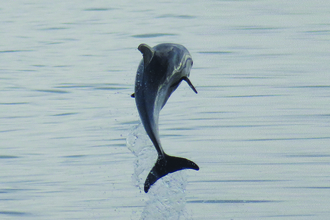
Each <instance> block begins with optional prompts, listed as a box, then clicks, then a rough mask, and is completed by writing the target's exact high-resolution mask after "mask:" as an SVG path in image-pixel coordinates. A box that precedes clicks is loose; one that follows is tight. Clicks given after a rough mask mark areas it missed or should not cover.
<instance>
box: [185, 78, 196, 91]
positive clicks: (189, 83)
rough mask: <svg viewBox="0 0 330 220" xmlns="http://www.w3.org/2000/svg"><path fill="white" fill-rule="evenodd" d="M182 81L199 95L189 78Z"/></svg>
mask: <svg viewBox="0 0 330 220" xmlns="http://www.w3.org/2000/svg"><path fill="white" fill-rule="evenodd" d="M182 80H184V81H186V82H187V83H188V85H189V86H190V88H191V89H192V90H193V91H194V92H195V93H196V94H197V90H196V89H195V87H194V85H193V84H192V83H191V82H190V80H189V79H188V77H183V78H182Z"/></svg>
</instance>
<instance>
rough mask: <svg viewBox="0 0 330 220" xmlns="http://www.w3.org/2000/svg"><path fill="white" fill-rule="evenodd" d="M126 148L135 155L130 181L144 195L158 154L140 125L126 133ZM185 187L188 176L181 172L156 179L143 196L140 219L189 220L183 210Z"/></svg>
mask: <svg viewBox="0 0 330 220" xmlns="http://www.w3.org/2000/svg"><path fill="white" fill-rule="evenodd" d="M127 147H128V149H129V150H130V151H131V152H132V153H133V154H134V155H135V156H136V159H135V161H134V173H133V175H132V179H133V182H134V184H135V185H136V186H137V187H138V188H139V189H140V191H141V192H143V187H144V181H145V179H146V177H147V175H148V173H149V172H150V170H151V168H152V167H153V165H154V164H155V161H156V159H157V151H156V150H155V148H154V146H153V144H152V143H151V141H150V139H149V137H148V135H147V134H146V132H145V130H144V128H143V126H142V124H141V123H140V124H139V125H137V126H134V127H133V128H132V129H131V131H130V133H129V134H128V136H127ZM186 186H187V175H186V173H185V171H184V170H182V171H178V172H175V173H170V174H168V175H166V176H165V177H163V178H161V179H160V180H158V181H157V182H156V183H155V184H154V185H153V186H152V187H151V189H150V191H149V192H148V193H147V194H146V196H147V198H148V200H147V201H146V203H145V207H144V210H143V212H142V214H141V218H140V220H151V219H152V220H154V219H159V220H165V219H166V220H167V219H170V220H183V219H191V218H190V217H189V215H188V213H187V211H186V208H185V206H186V195H185V190H186ZM143 193H144V192H143Z"/></svg>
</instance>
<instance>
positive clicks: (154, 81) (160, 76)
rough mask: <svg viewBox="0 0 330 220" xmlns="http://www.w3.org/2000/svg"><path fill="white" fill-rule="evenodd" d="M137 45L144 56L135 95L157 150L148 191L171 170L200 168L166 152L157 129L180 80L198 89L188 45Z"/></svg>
mask: <svg viewBox="0 0 330 220" xmlns="http://www.w3.org/2000/svg"><path fill="white" fill-rule="evenodd" d="M138 49H139V51H140V52H141V53H142V54H143V59H142V60H141V62H140V65H139V67H138V70H137V74H136V80H135V93H134V94H132V97H135V102H136V106H137V109H138V111H139V115H140V118H141V120H142V123H143V126H144V128H145V130H146V132H147V134H148V136H149V138H150V139H151V141H152V143H153V144H154V146H155V148H156V150H157V152H158V159H157V161H156V164H155V165H154V167H153V168H152V170H151V171H150V173H149V175H148V177H147V179H146V181H145V184H144V191H145V192H146V193H147V192H148V190H149V189H150V187H151V185H152V184H154V183H155V182H156V181H157V180H158V179H160V178H161V177H163V176H165V175H167V174H168V173H172V172H175V171H178V170H182V169H194V170H199V167H198V166H197V165H196V164H195V163H194V162H192V161H190V160H187V159H185V158H179V157H173V156H169V155H167V154H166V153H165V152H164V150H163V148H162V147H161V144H160V139H159V133H158V118H159V112H160V110H161V109H162V108H163V106H164V105H165V104H166V102H167V100H168V98H169V97H170V96H171V94H172V92H174V91H175V89H176V88H177V87H178V86H179V85H180V83H181V81H182V80H185V81H186V82H187V83H188V84H189V86H190V87H191V88H192V89H193V90H194V91H195V92H196V93H197V91H196V89H195V88H194V86H193V85H192V84H191V82H190V80H189V79H188V76H189V74H190V69H191V67H192V65H193V61H192V58H191V55H190V54H189V52H188V50H187V49H186V48H185V47H183V46H182V45H179V44H169V43H166V44H159V45H157V46H155V47H153V48H151V47H149V46H148V45H146V44H140V46H139V47H138Z"/></svg>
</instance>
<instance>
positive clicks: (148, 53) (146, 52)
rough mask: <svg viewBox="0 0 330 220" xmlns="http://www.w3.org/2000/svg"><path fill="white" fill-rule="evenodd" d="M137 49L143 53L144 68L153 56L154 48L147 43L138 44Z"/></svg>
mask: <svg viewBox="0 0 330 220" xmlns="http://www.w3.org/2000/svg"><path fill="white" fill-rule="evenodd" d="M138 49H139V51H140V52H141V53H142V55H143V61H144V68H146V67H147V65H148V64H149V63H150V61H151V60H152V58H153V56H154V50H153V49H152V48H151V47H149V46H148V45H147V44H140V45H139V47H138Z"/></svg>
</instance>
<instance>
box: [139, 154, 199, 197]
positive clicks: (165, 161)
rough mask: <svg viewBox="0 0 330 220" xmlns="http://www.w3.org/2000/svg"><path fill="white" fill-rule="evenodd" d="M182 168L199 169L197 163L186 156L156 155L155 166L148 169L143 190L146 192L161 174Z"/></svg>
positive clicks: (164, 174)
mask: <svg viewBox="0 0 330 220" xmlns="http://www.w3.org/2000/svg"><path fill="white" fill-rule="evenodd" d="M183 169H193V170H199V167H198V166H197V164H195V163H194V162H192V161H190V160H188V159H186V158H181V157H173V156H169V155H166V154H165V156H163V155H160V156H158V159H157V162H156V164H155V166H154V167H153V168H152V170H151V171H150V173H149V175H148V177H147V179H146V182H145V183H144V192H146V193H147V192H148V191H149V189H150V187H151V186H152V184H154V183H155V182H156V181H157V180H158V179H160V178H162V177H163V176H166V175H167V174H169V173H173V172H175V171H178V170H183Z"/></svg>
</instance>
